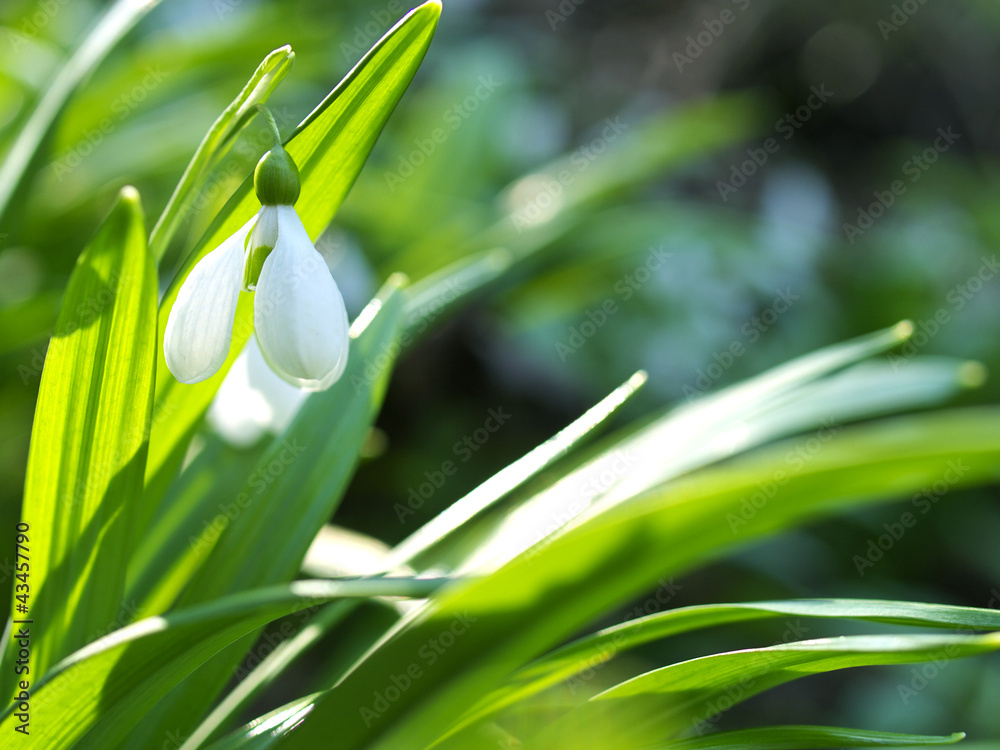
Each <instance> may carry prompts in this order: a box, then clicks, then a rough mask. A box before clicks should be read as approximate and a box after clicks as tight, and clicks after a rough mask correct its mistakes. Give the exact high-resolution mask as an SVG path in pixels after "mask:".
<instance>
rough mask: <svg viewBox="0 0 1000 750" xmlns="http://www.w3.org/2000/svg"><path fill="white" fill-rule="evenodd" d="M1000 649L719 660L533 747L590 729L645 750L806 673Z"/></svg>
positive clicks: (782, 649) (579, 715) (598, 738)
mask: <svg viewBox="0 0 1000 750" xmlns="http://www.w3.org/2000/svg"><path fill="white" fill-rule="evenodd" d="M997 649H1000V633H988V634H986V635H974V636H954V635H948V636H945V635H877V636H876V635H868V636H843V637H840V638H821V639H817V640H812V641H797V642H795V643H786V644H779V645H776V646H768V647H766V648H757V649H746V650H743V651H732V652H729V653H724V654H713V655H711V656H704V657H701V658H699V659H691V660H689V661H685V662H681V663H679V664H673V665H671V666H668V667H663V668H662V669H657V670H653V671H652V672H647V673H646V674H643V675H639V676H638V677H635V678H633V679H631V680H628V681H626V682H623V683H621V684H620V685H616V686H615V687H613V688H611V689H609V690H606V691H604V692H603V693H601V694H599V695H597V696H595V697H594V698H592V699H591V700H590V701H588V702H587V703H585V704H583V705H582V706H580V707H579V708H578V709H576V710H574V711H571V712H570V713H569V714H567V715H566V716H565V717H564V718H563V719H561V720H560V721H558V722H556V723H554V724H551V725H550V726H548V727H545V728H544V730H542V731H541V732H539V733H538V735H537V736H536V737H535V738H534V740H533V741H532V742H529V743H528V744H529V747H531V746H536V744H535V743H540V745H538V746H541V747H567V748H569V747H575V746H576V745H575V744H574V739H575V740H576V741H579V739H580V738H581V736H583V735H581V734H580V731H581V730H584V729H585V730H586V732H587V736H589V737H590V741H593V742H594V743H595V744H597V745H601V744H602V739H603V741H604V742H609V741H611V740H613V741H614V742H615V743H616V745H617V746H618V747H621V748H639V747H645V746H647V745H648V744H650V741H651V740H654V741H655V738H658V737H663V736H664V735H670V734H674V735H676V734H678V733H680V732H685V731H690V730H692V729H693V730H696V731H697V730H700V729H702V728H703V727H704V726H705V724H706V723H707V722H711V721H712V720H713V719H715V718H717V716H718V714H719V713H721V712H722V711H724V710H728V709H729V708H730V707H732V706H734V705H737V704H739V703H742V702H743V701H745V700H748V699H749V698H751V697H753V696H755V695H758V694H760V693H762V692H764V691H765V690H769V689H771V688H773V687H776V686H778V685H782V684H785V683H787V682H791V681H793V680H797V679H799V678H801V677H806V676H808V675H812V674H820V673H823V672H830V671H833V670H839V669H849V668H853V667H863V666H875V665H888V664H913V663H917V662H923V661H929V662H936V663H938V664H940V663H941V662H942V661H945V660H949V659H956V658H960V657H966V656H973V655H976V654H983V653H987V652H990V651H995V650H997ZM938 668H939V669H940V666H939V667H938ZM574 735H576V736H575V737H574Z"/></svg>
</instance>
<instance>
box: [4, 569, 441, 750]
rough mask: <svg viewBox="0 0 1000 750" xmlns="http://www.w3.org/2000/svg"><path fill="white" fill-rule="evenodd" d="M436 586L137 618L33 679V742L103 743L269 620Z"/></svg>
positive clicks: (231, 600) (304, 591) (362, 584)
mask: <svg viewBox="0 0 1000 750" xmlns="http://www.w3.org/2000/svg"><path fill="white" fill-rule="evenodd" d="M440 585H441V581H440V580H434V579H413V578H399V579H393V578H376V579H355V580H342V581H298V582H296V583H292V584H288V585H285V586H274V587H270V588H266V589H261V590H257V591H252V592H246V593H243V594H237V595H235V596H231V597H226V598H223V599H219V600H217V601H214V602H212V603H210V604H206V605H202V606H199V607H192V608H190V609H186V610H181V611H178V612H175V613H172V614H169V615H166V616H164V617H151V618H149V619H146V620H140V621H139V622H136V623H133V624H132V625H128V626H126V627H124V628H122V629H120V630H117V631H115V632H114V633H111V634H110V635H107V636H105V637H103V638H101V639H100V640H97V641H95V642H93V643H91V644H90V645H89V646H86V647H85V648H83V649H81V650H79V651H77V652H76V653H74V654H72V655H71V656H69V657H68V658H66V659H64V660H63V661H61V662H60V663H59V664H58V665H56V667H55V668H54V669H53V670H52V671H51V672H50V673H49V674H48V675H46V677H45V679H44V680H43V681H41V682H39V683H38V684H36V685H35V686H34V689H33V691H32V695H31V735H30V736H31V739H32V743H33V746H34V747H39V748H45V750H61V749H62V748H70V747H72V748H75V749H76V750H84V749H85V748H93V749H94V750H107V748H110V747H113V746H114V745H115V743H117V742H119V741H120V740H121V739H122V738H123V737H124V736H125V735H126V734H127V733H128V731H129V729H130V728H131V727H132V726H133V725H134V724H135V723H136V722H137V721H138V720H139V719H140V718H141V717H142V716H143V715H144V713H145V712H146V711H147V710H148V709H149V708H150V707H151V706H152V705H154V704H155V703H156V701H157V700H158V699H160V698H162V697H163V696H164V695H165V694H166V693H167V692H168V691H169V690H170V689H171V688H172V687H173V686H175V685H176V684H177V683H178V682H180V680H181V679H183V678H184V677H185V676H187V675H188V674H190V673H191V672H192V670H194V669H195V668H196V667H197V666H198V665H199V664H201V663H202V662H204V661H205V660H206V659H208V658H209V657H211V656H212V655H213V654H215V653H217V652H218V651H219V650H220V649H222V648H224V647H225V646H227V645H228V644H230V643H232V642H234V641H236V640H237V639H238V638H240V637H241V636H243V635H245V634H247V633H250V632H252V631H253V630H255V629H256V628H258V627H260V626H261V625H264V624H266V623H268V622H270V621H271V620H275V619H277V618H279V617H282V616H284V615H288V614H291V613H294V612H301V611H302V610H307V609H310V608H314V607H318V606H320V605H321V604H325V603H326V602H329V601H331V600H334V599H343V598H348V597H349V598H358V597H360V598H369V597H376V596H417V597H425V596H428V595H429V594H430V593H432V592H433V591H434V590H436V589H437V588H438V587H439V586H440ZM17 723H18V719H17V717H16V716H14V709H13V708H10V709H8V711H7V712H6V714H5V716H4V718H3V721H2V722H0V731H2V732H4V735H5V736H8V737H9V736H12V733H13V731H14V727H15V726H16V725H17ZM161 742H162V740H161ZM158 744H159V743H158Z"/></svg>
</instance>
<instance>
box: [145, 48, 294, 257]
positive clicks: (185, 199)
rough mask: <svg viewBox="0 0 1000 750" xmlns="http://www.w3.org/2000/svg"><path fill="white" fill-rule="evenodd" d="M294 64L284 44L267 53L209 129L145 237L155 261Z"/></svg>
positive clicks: (165, 249)
mask: <svg viewBox="0 0 1000 750" xmlns="http://www.w3.org/2000/svg"><path fill="white" fill-rule="evenodd" d="M294 62H295V53H294V52H292V48H291V47H289V46H288V45H287V44H286V45H285V46H284V47H279V48H278V49H276V50H274V51H273V52H271V53H270V54H269V55H268V56H267V57H265V58H264V60H263V61H262V62H261V64H260V65H259V66H257V70H256V71H254V74H253V75H252V76H251V77H250V80H249V81H247V84H246V86H244V87H243V90H242V91H240V93H239V96H237V97H236V98H235V99H234V100H233V101H232V103H231V104H230V105H229V106H228V107H226V109H225V110H224V111H223V112H222V114H221V115H219V117H218V119H217V120H216V121H215V122H214V123H213V124H212V127H211V128H209V130H208V133H206V134H205V137H204V138H203V139H202V141H201V143H200V144H199V145H198V149H197V150H196V151H195V152H194V156H193V157H191V162H190V164H188V166H187V169H185V170H184V174H183V176H182V177H181V181H180V182H179V183H177V187H176V188H175V190H174V192H173V195H171V196H170V200H169V201H168V202H167V205H166V208H164V209H163V213H162V214H160V218H159V219H158V220H157V222H156V226H154V227H153V231H152V232H151V233H150V235H149V251H150V252H151V253H152V254H153V257H154V258H155V259H156V260H157V261H159V260H160V259H161V258H162V257H163V255H164V253H166V251H167V247H168V246H169V245H170V240H171V238H172V237H173V235H174V232H175V231H176V229H177V224H178V222H179V221H180V220H181V219H182V218H183V217H184V214H185V212H187V211H188V210H189V209H190V201H191V200H192V198H194V196H195V195H196V194H197V192H198V190H199V189H200V188H201V187H202V185H203V184H204V182H205V179H206V178H207V177H208V175H209V173H210V172H211V170H212V167H214V166H215V165H216V164H217V163H218V161H219V159H221V158H222V157H223V156H224V155H225V154H226V152H228V151H229V148H230V147H231V146H232V144H233V142H234V141H235V139H236V136H237V135H239V132H240V131H241V130H242V129H243V128H244V126H245V125H246V124H247V123H249V122H250V120H251V119H252V118H253V116H254V115H255V114H256V113H257V110H256V107H257V106H258V105H261V104H265V103H266V102H267V99H268V97H269V96H270V95H271V93H272V92H273V91H274V89H276V88H277V86H278V84H279V83H281V80H282V79H283V78H284V77H285V75H287V74H288V71H289V70H291V67H292V63H294Z"/></svg>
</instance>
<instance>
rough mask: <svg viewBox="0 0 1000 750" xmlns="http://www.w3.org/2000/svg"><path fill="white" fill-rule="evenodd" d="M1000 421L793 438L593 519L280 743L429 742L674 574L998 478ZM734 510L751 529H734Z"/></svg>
mask: <svg viewBox="0 0 1000 750" xmlns="http://www.w3.org/2000/svg"><path fill="white" fill-rule="evenodd" d="M997 417H998V415H997V414H996V413H995V412H994V411H993V410H987V409H980V410H976V411H974V412H962V411H957V412H949V413H942V414H936V415H933V416H921V417H917V418H907V419H893V420H889V421H886V422H884V423H882V424H878V425H871V426H864V427H860V428H845V429H844V430H843V431H842V432H841V433H839V434H838V435H837V436H836V437H835V438H834V439H832V440H831V441H830V442H829V443H827V444H825V445H824V446H823V448H822V449H821V450H818V451H815V452H814V453H812V454H810V455H809V459H808V460H803V461H802V462H801V465H795V466H792V465H790V464H789V463H788V462H787V456H788V454H789V451H790V449H791V448H792V447H793V446H794V445H795V443H794V441H790V442H789V443H787V444H785V445H778V446H775V447H774V448H772V449H769V450H762V451H760V452H758V453H757V454H755V455H752V456H749V457H748V458H746V459H744V460H743V461H740V462H733V463H732V464H730V465H728V466H726V467H724V468H718V469H713V470H711V471H705V472H702V473H701V474H700V475H694V476H692V477H691V478H690V479H688V480H685V481H680V482H676V483H672V484H668V485H665V486H664V487H662V488H659V489H657V490H654V491H652V492H649V493H647V494H645V495H644V496H642V497H638V498H635V499H634V500H632V501H630V502H629V503H623V504H620V505H618V506H616V507H614V508H612V509H611V510H609V511H608V512H607V513H604V514H601V515H599V516H596V517H593V518H590V519H587V521H586V522H583V523H580V524H579V525H576V526H574V527H572V528H570V529H569V530H568V531H566V532H565V533H564V534H562V535H561V536H558V537H556V538H554V539H552V540H551V541H548V542H546V543H543V544H540V545H538V546H536V547H535V548H533V549H532V550H530V551H529V552H528V553H526V554H523V555H520V556H518V557H517V558H515V559H514V560H513V561H511V562H510V563H507V564H505V565H504V566H502V567H501V568H499V569H498V570H497V571H495V572H493V573H491V574H490V575H488V576H486V577H484V578H482V579H480V580H476V581H473V582H470V583H469V584H468V585H467V586H464V587H462V588H460V589H457V590H454V591H445V592H442V594H441V596H440V597H438V598H436V599H435V600H434V601H433V602H431V603H429V604H427V605H425V606H423V607H421V608H420V609H419V610H417V611H415V612H414V613H412V614H411V615H409V616H408V617H407V618H405V619H404V620H403V621H402V622H401V623H400V625H399V626H398V627H396V628H395V629H394V630H393V631H392V632H391V633H389V634H388V635H387V636H386V637H385V638H384V639H383V641H382V642H381V643H380V644H379V646H378V648H375V649H373V650H372V652H371V653H369V655H368V656H367V658H366V659H365V660H364V661H362V662H361V663H360V664H358V665H356V666H355V668H354V669H353V670H352V671H351V673H350V674H348V675H347V676H346V677H345V678H344V679H343V680H342V681H341V682H340V683H339V684H338V685H337V686H336V687H334V688H333V689H331V690H330V691H328V692H326V693H323V694H322V695H321V696H320V697H319V698H318V699H317V701H316V704H315V706H314V707H313V709H312V711H311V713H310V714H309V716H308V718H307V719H306V720H305V721H304V722H303V723H302V724H301V726H299V727H298V728H297V729H296V730H295V732H293V733H292V734H290V735H287V736H285V737H283V738H282V739H281V740H280V741H279V743H278V746H279V747H282V748H309V747H311V746H312V745H313V744H314V743H317V742H319V741H320V740H321V738H322V737H323V736H324V732H325V731H327V728H328V727H330V726H336V727H338V739H339V743H340V746H341V747H343V748H355V747H358V748H360V747H372V748H391V747H398V746H400V745H401V744H407V745H408V746H422V745H425V744H430V743H432V742H434V741H435V740H438V739H440V738H441V737H442V736H443V735H444V734H446V733H447V731H448V729H449V728H450V727H452V726H453V725H454V724H455V722H456V721H457V720H458V718H459V716H460V715H461V713H463V712H464V711H465V710H468V709H469V708H471V707H472V705H473V704H474V703H475V702H476V701H478V700H479V698H480V697H481V696H482V695H484V694H486V693H487V692H488V691H490V690H492V689H494V688H496V687H497V686H498V685H500V684H502V683H503V681H504V680H505V678H506V677H507V676H508V675H509V674H511V673H512V672H514V671H515V670H516V669H518V668H519V667H521V666H523V665H524V664H525V663H526V662H528V661H529V660H530V659H532V658H536V657H538V656H539V655H540V654H541V653H543V652H544V651H545V650H547V649H549V648H552V647H553V646H555V645H556V644H558V643H559V642H560V641H561V640H563V639H565V638H566V637H568V636H569V635H571V634H572V633H573V632H574V631H578V630H579V629H580V628H581V627H583V626H585V625H586V624H587V623H588V622H589V621H591V620H592V618H594V617H597V616H598V615H600V614H601V613H603V612H606V611H607V610H608V609H609V608H611V607H614V606H617V605H620V604H622V603H624V602H626V601H628V600H630V599H631V598H633V597H635V596H638V595H640V594H641V593H642V592H643V591H646V590H648V589H649V587H651V586H653V585H655V582H656V581H657V579H659V578H661V577H662V576H664V575H673V574H678V573H680V572H682V571H683V570H686V569H688V568H690V567H691V566H693V565H695V564H698V563H702V562H704V561H706V560H708V559H710V558H713V557H718V556H719V555H722V554H724V553H725V552H727V551H729V550H731V549H733V548H735V547H737V546H738V545H741V544H745V543H747V542H748V541H750V540H753V539H757V538H759V537H761V536H763V535H765V534H770V533H774V532H777V531H779V530H781V529H784V528H788V527H790V526H792V525H795V524H800V523H803V522H804V521H806V520H808V519H811V518H816V517H819V516H822V515H829V514H831V513H834V512H836V511H838V510H842V509H845V508H848V507H852V506H857V505H860V504H864V503H870V502H873V501H876V500H885V499H889V498H893V497H898V496H900V495H902V494H905V493H911V492H915V491H919V490H920V488H922V487H925V486H929V485H931V484H932V483H933V482H935V481H937V480H939V479H941V478H942V477H943V476H944V475H945V474H946V473H948V475H949V477H950V478H951V479H953V480H954V482H953V484H952V486H954V487H958V486H962V485H967V484H972V483H977V482H983V481H986V480H988V479H991V478H994V477H996V476H997V475H998V473H1000V420H998V418H997ZM782 471H783V472H785V474H786V475H787V478H783V479H784V482H783V484H781V485H778V484H777V481H776V480H775V476H776V472H782ZM769 482H774V484H775V485H776V486H775V488H774V490H775V491H774V492H773V493H769V494H771V496H769V497H768V499H767V502H766V503H764V504H762V505H761V507H759V508H755V509H754V510H755V512H754V513H752V514H751V513H748V512H746V511H745V504H746V502H747V500H746V498H747V497H748V496H749V495H750V494H752V493H753V492H757V491H760V490H761V487H767V486H768V483H769ZM751 507H753V506H751ZM741 512H742V513H745V514H746V515H747V516H748V517H747V518H744V517H743V516H741V515H740V514H741ZM729 516H734V517H735V518H737V519H739V521H740V523H738V524H736V526H735V529H734V527H732V526H731V525H730V521H729V518H728V517H729ZM445 631H450V632H452V633H453V634H454V635H455V637H454V638H453V643H452V644H451V645H450V647H449V648H448V649H447V650H445V651H444V653H442V654H440V655H437V656H436V657H435V659H434V661H433V662H429V660H426V659H418V662H417V663H418V667H419V668H420V671H421V676H420V689H419V690H410V691H407V692H406V693H404V694H403V695H401V696H400V697H399V699H398V700H396V701H394V702H392V703H391V704H390V705H389V706H387V707H386V706H381V705H379V706H378V709H379V710H376V707H375V701H376V698H375V696H376V694H380V691H384V690H385V688H386V687H387V686H388V685H390V684H391V683H390V682H387V680H388V677H387V676H388V675H392V674H397V673H398V672H399V669H400V668H405V666H406V665H408V664H410V663H414V654H418V653H419V651H420V648H421V647H422V646H423V645H424V644H426V643H427V642H428V639H432V638H436V637H439V636H440V634H441V633H442V632H445ZM383 709H384V710H383Z"/></svg>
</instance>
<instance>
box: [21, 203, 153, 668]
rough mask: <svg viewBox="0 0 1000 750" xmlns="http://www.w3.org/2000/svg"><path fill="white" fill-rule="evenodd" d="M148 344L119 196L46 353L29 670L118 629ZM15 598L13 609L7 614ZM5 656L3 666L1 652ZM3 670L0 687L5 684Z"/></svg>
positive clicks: (136, 493)
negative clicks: (3, 682)
mask: <svg viewBox="0 0 1000 750" xmlns="http://www.w3.org/2000/svg"><path fill="white" fill-rule="evenodd" d="M155 344H156V274H155V268H154V265H153V263H152V258H151V256H150V255H149V252H148V250H147V248H146V238H145V229H144V226H143V219H142V213H141V209H140V207H139V199H138V194H137V193H136V192H135V190H134V189H131V188H126V189H125V190H123V191H122V195H121V196H120V198H119V201H118V203H117V204H116V206H115V208H114V209H113V210H112V212H111V215H110V216H109V217H108V219H107V221H105V223H104V224H103V225H102V227H101V228H100V229H99V230H98V233H97V235H96V237H95V238H94V239H93V240H92V241H91V242H90V244H89V245H88V246H87V248H86V249H85V250H84V252H83V254H82V255H81V256H80V260H79V261H78V263H77V266H76V269H75V271H74V272H73V275H72V277H71V278H70V282H69V286H68V287H67V290H66V296H65V299H64V301H63V305H62V309H61V311H60V314H59V319H58V322H57V325H56V331H55V334H54V336H53V338H52V342H51V344H50V345H49V351H48V355H47V357H46V361H45V366H44V369H43V371H42V379H41V385H40V391H39V397H38V404H37V407H36V410H35V424H34V428H33V430H32V437H31V449H30V454H29V459H28V470H27V476H26V482H25V497H24V509H23V521H24V523H27V524H28V525H29V530H28V532H27V534H28V538H29V540H31V539H33V538H34V539H38V540H44V543H40V544H39V545H37V546H35V545H31V544H29V548H30V552H29V557H30V572H29V577H28V580H29V586H30V590H29V595H28V599H29V602H30V603H29V605H28V611H27V612H26V613H24V612H21V613H20V614H19V615H18V617H17V618H16V619H31V620H34V622H33V623H32V624H31V639H32V648H31V657H32V658H31V662H30V670H31V674H32V675H33V676H34V677H35V679H38V677H41V675H42V674H44V672H45V671H46V670H47V669H48V668H49V667H50V666H51V665H52V664H53V663H55V662H56V661H57V660H59V659H60V658H62V657H63V656H65V655H66V654H68V653H70V652H71V651H73V650H75V649H77V648H79V647H81V646H83V645H85V644H86V643H88V642H89V641H90V640H93V639H94V638H96V637H98V636H100V635H103V634H104V633H106V632H108V631H109V630H111V629H113V628H115V627H118V626H120V625H121V624H123V622H124V621H125V620H127V617H126V616H125V615H124V614H123V612H122V611H121V603H122V594H123V590H124V582H125V579H124V572H125V569H126V566H127V562H128V557H129V553H130V550H131V543H132V542H131V540H132V539H133V538H134V518H135V512H136V505H137V502H138V500H139V497H140V496H141V492H142V477H143V472H144V469H145V459H146V449H147V441H148V429H149V417H150V412H151V408H152V395H153V378H154V369H153V368H154V363H155V357H154V347H155ZM18 605H19V602H18V601H17V600H15V601H14V606H15V613H17V612H18V610H17V607H18ZM9 645H10V644H8V651H7V653H6V659H7V661H8V662H9V661H10V660H11V659H12V658H13V656H12V650H11V649H10V648H9ZM12 675H13V668H11V669H8V670H5V671H4V675H3V679H4V680H5V681H7V687H8V688H9V687H10V684H9V681H10V680H11V679H12Z"/></svg>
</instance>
